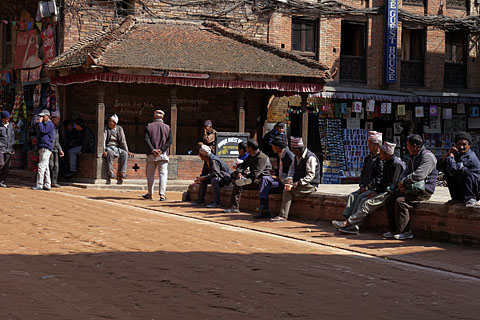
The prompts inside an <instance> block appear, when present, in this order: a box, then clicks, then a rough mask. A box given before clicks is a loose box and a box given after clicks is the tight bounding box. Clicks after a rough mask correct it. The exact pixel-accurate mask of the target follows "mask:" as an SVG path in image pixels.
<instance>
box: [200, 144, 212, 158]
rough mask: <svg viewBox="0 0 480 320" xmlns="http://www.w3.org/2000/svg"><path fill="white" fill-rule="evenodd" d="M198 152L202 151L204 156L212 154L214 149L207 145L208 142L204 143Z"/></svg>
mask: <svg viewBox="0 0 480 320" xmlns="http://www.w3.org/2000/svg"><path fill="white" fill-rule="evenodd" d="M198 153H200V154H201V155H202V156H204V157H208V156H210V154H211V153H212V149H210V147H209V146H207V145H206V144H204V145H202V147H201V148H200V149H199V150H198Z"/></svg>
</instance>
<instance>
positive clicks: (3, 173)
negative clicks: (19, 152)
mask: <svg viewBox="0 0 480 320" xmlns="http://www.w3.org/2000/svg"><path fill="white" fill-rule="evenodd" d="M1 115H2V123H1V124H0V187H2V188H6V187H7V184H6V182H7V177H8V172H9V170H10V161H11V158H12V155H13V154H14V153H15V149H14V144H15V131H14V129H13V125H12V124H11V123H10V113H9V112H8V111H2V114H1Z"/></svg>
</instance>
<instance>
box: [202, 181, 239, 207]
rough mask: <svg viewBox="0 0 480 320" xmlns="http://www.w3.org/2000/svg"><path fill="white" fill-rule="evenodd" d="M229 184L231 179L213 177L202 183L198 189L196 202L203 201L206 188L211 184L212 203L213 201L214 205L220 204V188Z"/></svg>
mask: <svg viewBox="0 0 480 320" xmlns="http://www.w3.org/2000/svg"><path fill="white" fill-rule="evenodd" d="M230 182H232V178H230V177H223V178H217V177H213V178H211V179H210V180H206V181H202V183H200V186H199V188H198V200H205V194H206V193H207V186H208V185H209V184H211V185H212V187H213V201H215V202H216V203H220V188H222V187H225V186H228V185H229V184H230Z"/></svg>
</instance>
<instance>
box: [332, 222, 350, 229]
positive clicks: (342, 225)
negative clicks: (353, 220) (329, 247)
mask: <svg viewBox="0 0 480 320" xmlns="http://www.w3.org/2000/svg"><path fill="white" fill-rule="evenodd" d="M332 224H333V226H334V227H335V228H337V229H340V228H345V227H346V226H347V221H346V220H345V221H340V220H332Z"/></svg>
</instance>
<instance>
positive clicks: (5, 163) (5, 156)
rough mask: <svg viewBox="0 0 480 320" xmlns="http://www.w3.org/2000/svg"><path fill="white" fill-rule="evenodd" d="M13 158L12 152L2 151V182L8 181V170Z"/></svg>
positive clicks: (0, 157) (0, 175)
mask: <svg viewBox="0 0 480 320" xmlns="http://www.w3.org/2000/svg"><path fill="white" fill-rule="evenodd" d="M11 159H12V154H10V153H8V152H5V153H0V182H2V181H3V182H6V181H7V177H8V172H9V171H10V162H11Z"/></svg>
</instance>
